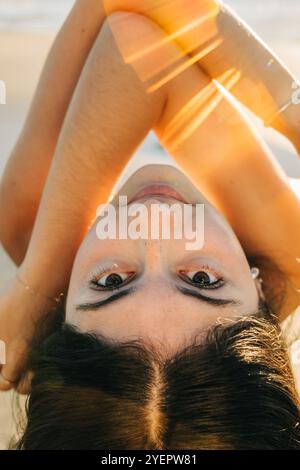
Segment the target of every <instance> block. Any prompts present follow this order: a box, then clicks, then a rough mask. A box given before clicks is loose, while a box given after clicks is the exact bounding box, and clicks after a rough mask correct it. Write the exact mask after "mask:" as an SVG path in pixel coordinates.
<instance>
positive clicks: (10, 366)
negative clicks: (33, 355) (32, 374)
mask: <svg viewBox="0 0 300 470" xmlns="http://www.w3.org/2000/svg"><path fill="white" fill-rule="evenodd" d="M25 360H26V349H23V348H22V349H19V348H16V349H13V351H12V352H10V353H9V352H8V354H7V357H6V363H5V364H4V365H2V367H1V370H0V391H2V392H5V391H8V390H11V389H12V388H14V387H15V386H16V385H17V384H18V382H19V379H20V377H21V375H22V372H23V369H24V364H25Z"/></svg>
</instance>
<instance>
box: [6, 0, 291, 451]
mask: <svg viewBox="0 0 300 470" xmlns="http://www.w3.org/2000/svg"><path fill="white" fill-rule="evenodd" d="M141 1H142V0H141ZM225 3H227V4H229V5H230V6H232V7H233V8H234V9H235V10H236V11H237V12H238V13H239V14H240V15H241V17H242V18H243V19H244V20H246V21H247V22H248V23H249V24H250V26H252V27H253V29H254V30H255V31H256V32H257V33H258V34H259V35H260V36H261V37H262V38H263V39H264V40H265V41H266V42H267V43H268V45H269V46H271V48H272V49H273V50H274V51H275V52H276V53H277V54H278V55H279V57H281V58H282V59H283V61H285V62H286V64H287V65H288V66H289V67H290V69H291V70H292V71H293V72H294V74H295V75H296V77H297V78H298V79H300V27H299V25H300V1H299V0H263V1H262V0H228V1H227V2H225ZM73 4H74V0H0V80H3V81H4V82H5V83H6V87H7V100H6V101H7V102H6V105H0V176H1V173H2V171H3V169H4V166H5V163H6V161H7V159H8V157H9V154H10V151H11V149H12V147H13V145H14V143H15V141H16V139H17V137H18V134H19V132H20V130H21V127H22V125H23V123H24V120H25V117H26V113H27V110H28V107H29V105H30V101H31V98H32V95H33V92H34V89H35V86H36V83H37V80H38V78H39V74H40V71H41V67H42V65H43V63H44V61H45V58H46V55H47V52H48V51H49V48H50V46H51V43H52V41H53V38H54V36H55V33H56V31H57V30H58V28H59V27H60V25H61V24H62V22H63V20H64V18H65V17H66V15H67V14H68V12H69V10H70V8H71V7H72V5H73ZM256 125H257V126H258V128H259V129H260V132H261V133H262V134H263V136H264V137H265V139H266V140H267V142H268V143H269V145H270V146H271V148H272V149H273V151H274V154H275V155H276V157H277V158H278V160H279V162H280V164H281V165H282V167H283V168H284V170H285V171H286V173H287V174H288V176H290V177H291V178H292V180H291V183H292V184H293V186H294V188H295V190H298V191H299V195H300V184H299V183H300V163H299V162H300V161H299V159H298V157H297V156H296V154H295V151H294V149H293V147H292V146H291V144H289V143H288V142H287V141H286V140H285V139H284V138H283V137H281V136H279V135H277V134H276V133H275V132H273V131H272V130H267V129H264V128H263V127H262V126H261V124H260V123H258V122H256ZM158 154H159V156H160V158H161V159H162V160H163V161H167V160H168V156H167V155H166V154H165V153H164V152H163V151H162V149H161V148H160V147H159V145H158V144H157V142H156V140H155V138H154V137H153V135H150V137H149V138H148V139H147V140H146V142H145V143H144V145H143V146H142V147H141V149H140V150H139V151H138V153H137V155H136V157H135V162H134V163H133V164H132V165H134V164H135V165H136V164H140V163H141V161H142V160H143V162H145V161H147V162H148V161H151V160H152V159H153V158H154V157H155V159H156V160H157V156H158ZM13 273H14V266H13V265H12V263H11V262H10V260H9V259H8V257H7V256H6V255H5V253H4V251H3V250H2V249H1V246H0V289H1V288H2V287H3V285H4V284H5V282H7V281H8V280H9V278H10V277H11V276H12V275H13ZM289 323H290V324H294V327H295V328H296V330H297V331H299V332H300V321H299V315H295V316H294V317H293V318H291V319H290V320H289ZM299 337H300V335H299ZM298 367H299V366H298ZM298 381H299V379H298ZM299 385H300V381H299ZM11 400H12V397H11V394H3V393H2V394H1V393H0V449H5V448H7V443H8V441H9V438H10V436H11V435H12V433H13V432H14V420H13V414H12V410H11Z"/></svg>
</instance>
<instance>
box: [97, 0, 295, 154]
mask: <svg viewBox="0 0 300 470" xmlns="http://www.w3.org/2000/svg"><path fill="white" fill-rule="evenodd" d="M104 7H105V9H106V11H107V12H108V13H110V12H112V11H115V10H117V9H124V10H131V11H139V12H140V13H142V14H143V15H145V16H147V17H149V18H150V19H151V20H153V21H154V22H156V23H157V24H159V25H160V26H161V27H162V28H163V29H164V31H165V32H166V33H167V34H168V36H169V41H170V42H171V41H176V43H177V44H178V45H179V46H180V48H181V49H182V51H183V52H184V53H185V54H187V55H189V56H190V57H191V61H192V62H194V63H198V64H199V65H200V66H201V68H202V69H203V70H204V71H205V72H206V73H207V75H208V76H209V77H211V78H214V79H217V80H219V81H220V83H221V84H222V83H224V82H223V77H224V74H225V75H226V76H227V74H228V73H229V72H230V73H231V74H232V75H233V76H234V77H235V84H234V86H231V88H230V92H231V93H232V94H233V95H234V96H235V98H237V99H238V100H239V101H241V102H242V103H243V104H244V105H245V106H247V107H248V108H249V109H250V110H251V111H253V112H254V113H255V114H256V115H257V116H258V117H260V118H261V119H262V120H263V121H264V122H266V123H267V122H268V121H269V120H271V121H272V122H270V124H271V125H272V126H273V128H274V129H276V130H277V131H279V132H281V133H282V134H284V135H285V136H286V137H287V138H288V139H290V140H291V142H292V143H293V144H294V145H295V147H296V148H297V149H298V151H299V149H300V137H299V134H300V132H299V130H300V106H294V108H297V109H294V110H291V108H290V109H289V110H288V111H287V112H285V113H282V114H281V115H280V116H278V117H277V118H276V119H274V120H272V116H275V114H276V112H277V111H278V109H280V107H282V106H283V105H284V104H285V103H286V102H287V101H288V100H289V99H291V98H292V95H293V94H295V93H297V90H295V88H293V86H294V87H295V86H296V83H295V77H294V76H293V75H292V74H291V73H290V71H289V70H288V69H287V67H286V66H285V65H284V64H283V63H282V62H281V61H280V60H279V59H278V58H277V57H276V56H275V54H274V53H273V52H272V51H271V50H270V49H269V48H268V47H267V46H266V44H264V42H263V41H262V40H260V39H259V38H258V36H257V35H256V34H255V33H254V32H253V31H252V30H251V29H250V28H249V27H248V26H247V25H246V24H245V23H244V22H243V21H242V20H241V18H239V17H238V15H236V14H235V13H234V12H232V11H231V10H230V9H228V7H227V6H226V8H220V6H219V5H218V4H217V2H215V1H214V0H188V1H186V0H169V1H164V2H161V1H160V0H144V1H143V2H141V1H139V0H104ZM164 45H165V42H161V43H159V42H158V43H153V44H152V48H151V50H152V52H153V50H157V49H163V48H164ZM152 52H150V49H149V48H148V49H143V48H141V46H140V44H139V42H137V43H136V46H135V50H132V51H131V53H130V54H129V55H128V57H127V60H128V62H133V64H134V63H135V62H137V61H138V60H139V59H140V58H141V57H146V56H147V57H148V55H149V57H151V54H152ZM192 62H190V65H191V63H192ZM174 69H176V63H175V62H174ZM179 70H180V68H179V67H178V73H179ZM175 73H176V72H175ZM299 95H300V92H299V91H298V100H297V101H298V102H299V101H300V99H299Z"/></svg>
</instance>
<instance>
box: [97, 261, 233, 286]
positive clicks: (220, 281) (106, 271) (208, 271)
mask: <svg viewBox="0 0 300 470" xmlns="http://www.w3.org/2000/svg"><path fill="white" fill-rule="evenodd" d="M186 272H191V271H186ZM186 272H185V271H183V270H181V271H180V274H179V277H180V278H181V279H182V280H184V281H185V282H187V283H188V284H190V285H192V286H194V287H196V288H198V289H201V290H213V289H219V288H221V287H222V286H223V285H224V284H225V281H224V279H223V278H222V277H221V276H220V275H219V274H218V273H216V272H215V271H214V270H213V269H212V268H211V267H210V266H200V267H199V268H198V271H197V270H195V271H194V272H195V273H198V272H204V273H206V274H212V275H213V276H215V277H216V278H217V281H215V282H213V283H211V284H210V285H208V286H206V287H204V286H201V287H199V283H198V284H197V283H195V282H193V281H192V280H191V279H190V278H189V277H188V276H187V275H186ZM105 274H106V275H107V276H109V275H111V274H119V272H118V271H117V270H116V271H114V270H113V269H112V268H110V269H107V268H103V269H100V270H98V271H97V272H96V273H94V274H93V275H92V277H91V279H90V281H89V284H90V287H91V288H92V289H93V290H97V291H114V290H118V289H121V288H122V287H124V286H125V285H127V284H128V283H129V282H131V281H132V280H133V279H134V278H135V277H136V273H135V272H131V273H122V274H128V278H127V279H126V280H124V282H122V283H121V284H119V285H117V286H110V287H108V286H101V285H99V284H98V283H99V280H100V279H101V276H103V275H105Z"/></svg>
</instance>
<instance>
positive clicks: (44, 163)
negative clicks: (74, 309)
mask: <svg viewBox="0 0 300 470" xmlns="http://www.w3.org/2000/svg"><path fill="white" fill-rule="evenodd" d="M104 19H105V12H104V9H103V3H102V2H101V1H99V0H77V1H76V3H75V5H74V7H73V9H72V11H71V13H70V15H69V16H68V18H67V20H66V22H65V24H64V25H63V27H62V29H61V31H60V32H59V34H58V36H57V38H56V40H55V42H54V44H53V46H52V48H51V51H50V53H49V56H48V59H47V61H46V64H45V66H44V69H43V72H42V75H41V78H40V81H39V85H38V88H37V90H36V93H35V96H34V99H33V102H32V105H31V109H30V112H29V115H28V117H27V120H26V123H25V126H24V129H23V131H22V133H21V135H20V137H19V139H18V142H17V143H16V145H15V148H14V150H13V152H12V155H11V157H10V159H9V162H8V164H7V166H6V170H5V173H4V176H3V178H2V181H1V185H0V213H1V217H0V238H1V241H2V243H3V245H4V247H5V248H6V250H7V251H8V253H9V254H10V256H11V257H12V259H13V260H14V261H15V262H16V263H17V264H20V263H21V262H22V260H23V259H24V256H25V253H26V249H27V246H28V243H29V240H30V237H31V232H32V227H33V224H34V221H35V217H36V214H37V210H38V206H39V203H40V199H41V195H42V192H43V189H44V186H45V182H46V178H47V175H48V172H49V168H50V165H51V161H52V158H53V155H54V152H55V148H56V145H57V140H58V137H59V134H60V131H61V128H62V125H63V121H64V118H65V115H66V112H67V109H68V106H69V104H70V101H71V98H72V96H73V93H74V90H75V87H76V85H77V82H78V80H79V77H80V74H81V72H82V69H83V66H84V64H85V62H86V60H87V57H88V54H89V52H90V50H91V48H92V46H93V44H94V41H95V39H96V37H97V35H98V34H99V31H100V29H101V26H102V24H103V21H104Z"/></svg>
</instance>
